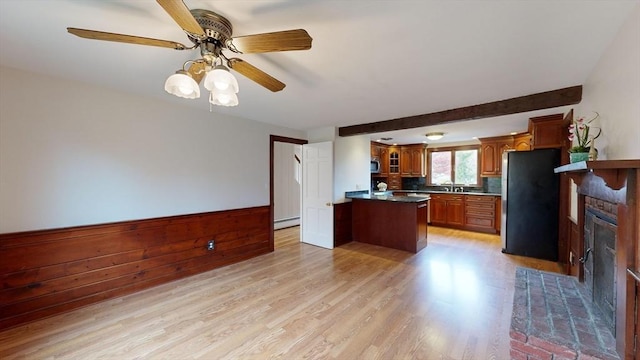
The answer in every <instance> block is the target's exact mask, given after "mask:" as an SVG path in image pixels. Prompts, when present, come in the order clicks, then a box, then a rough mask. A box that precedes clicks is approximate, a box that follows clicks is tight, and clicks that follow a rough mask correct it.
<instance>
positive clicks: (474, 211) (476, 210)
mask: <svg viewBox="0 0 640 360" xmlns="http://www.w3.org/2000/svg"><path fill="white" fill-rule="evenodd" d="M464 216H465V219H464V222H465V226H466V228H467V229H469V230H475V231H482V232H488V233H496V232H497V231H496V197H495V196H487V195H465V206H464Z"/></svg>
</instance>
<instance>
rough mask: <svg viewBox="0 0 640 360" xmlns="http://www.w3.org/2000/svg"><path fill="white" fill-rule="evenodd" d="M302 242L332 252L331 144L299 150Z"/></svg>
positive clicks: (306, 146) (317, 144) (315, 145)
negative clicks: (300, 159) (300, 152)
mask: <svg viewBox="0 0 640 360" xmlns="http://www.w3.org/2000/svg"><path fill="white" fill-rule="evenodd" d="M302 242H304V243H307V244H311V245H316V246H321V247H323V248H327V249H333V142H331V141H328V142H321V143H315V144H306V145H303V146H302Z"/></svg>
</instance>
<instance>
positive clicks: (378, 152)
mask: <svg viewBox="0 0 640 360" xmlns="http://www.w3.org/2000/svg"><path fill="white" fill-rule="evenodd" d="M371 159H377V160H378V161H380V172H379V173H377V174H375V176H376V177H386V176H388V175H389V146H388V145H385V144H379V143H376V142H372V143H371Z"/></svg>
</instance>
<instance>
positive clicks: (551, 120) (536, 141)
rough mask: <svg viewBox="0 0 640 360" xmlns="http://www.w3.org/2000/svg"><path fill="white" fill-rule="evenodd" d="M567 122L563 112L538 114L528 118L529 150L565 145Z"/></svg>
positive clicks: (566, 140) (567, 133)
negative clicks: (545, 114)
mask: <svg viewBox="0 0 640 360" xmlns="http://www.w3.org/2000/svg"><path fill="white" fill-rule="evenodd" d="M569 122H570V121H567V120H565V119H564V115H563V114H553V115H547V116H538V117H533V118H530V119H529V134H531V150H535V149H554V148H562V147H563V146H566V144H567V142H568V139H567V138H568V136H569V132H568V127H569Z"/></svg>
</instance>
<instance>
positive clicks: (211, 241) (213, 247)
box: [207, 240, 216, 251]
mask: <svg viewBox="0 0 640 360" xmlns="http://www.w3.org/2000/svg"><path fill="white" fill-rule="evenodd" d="M215 248H216V244H215V242H214V241H213V240H209V242H208V243H207V250H209V251H211V250H213V249H215Z"/></svg>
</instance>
